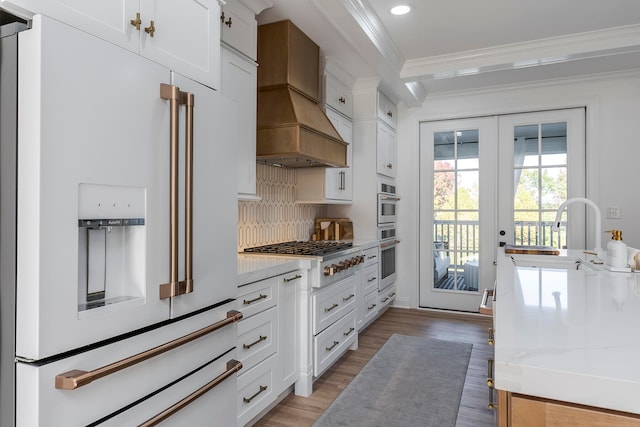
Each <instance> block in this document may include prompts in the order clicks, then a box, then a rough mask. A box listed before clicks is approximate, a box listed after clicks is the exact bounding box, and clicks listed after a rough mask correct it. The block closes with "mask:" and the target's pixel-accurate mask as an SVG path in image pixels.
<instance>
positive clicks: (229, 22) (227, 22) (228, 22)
mask: <svg viewBox="0 0 640 427" xmlns="http://www.w3.org/2000/svg"><path fill="white" fill-rule="evenodd" d="M224 25H226V26H227V27H229V28H231V17H229V19H227V20H226V22H225V23H224Z"/></svg>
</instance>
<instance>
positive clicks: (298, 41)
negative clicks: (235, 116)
mask: <svg viewBox="0 0 640 427" xmlns="http://www.w3.org/2000/svg"><path fill="white" fill-rule="evenodd" d="M319 62H320V49H319V47H318V45H316V44H315V43H314V42H313V41H312V40H311V39H310V38H309V37H307V36H306V35H305V34H304V33H303V32H302V31H300V29H298V27H296V26H295V25H294V24H293V23H292V22H291V21H289V20H286V21H280V22H275V23H272V24H265V25H260V26H258V64H259V66H258V111H257V134H256V157H257V160H258V161H263V162H266V163H271V164H276V165H279V166H286V167H294V168H297V167H345V166H346V165H347V143H346V142H344V141H343V140H342V138H341V137H340V135H339V134H338V132H337V131H336V129H335V127H334V126H333V124H331V121H330V120H329V118H328V117H327V116H326V114H325V113H324V111H323V110H322V108H321V106H320V104H319V103H318V99H319V97H318V94H319V88H318V86H319V85H318V82H319Z"/></svg>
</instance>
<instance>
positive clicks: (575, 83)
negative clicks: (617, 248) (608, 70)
mask: <svg viewBox="0 0 640 427" xmlns="http://www.w3.org/2000/svg"><path fill="white" fill-rule="evenodd" d="M570 107H586V108H587V129H586V131H587V197H588V198H590V199H592V200H593V201H594V202H595V203H596V204H598V206H599V207H600V209H601V210H602V214H603V224H602V229H603V230H608V229H611V228H615V229H621V230H622V232H623V239H624V241H625V243H627V245H629V246H632V247H637V248H640V196H639V193H640V190H639V188H640V132H639V130H638V128H639V127H640V70H639V71H635V72H626V73H617V74H609V75H606V76H593V77H590V78H579V79H563V80H560V81H555V82H550V83H549V82H547V83H538V84H530V85H527V86H510V87H501V88H494V89H490V90H483V91H476V92H472V93H457V94H448V95H440V96H432V97H430V96H428V97H427V99H426V101H425V103H424V104H423V106H422V108H418V109H413V110H406V109H404V110H401V111H400V114H399V117H400V118H401V120H400V122H399V124H398V163H399V164H400V165H401V168H400V172H399V174H398V178H397V183H398V187H399V189H400V192H401V195H402V196H403V199H402V206H401V209H399V219H398V223H399V225H398V232H399V238H400V240H401V242H402V243H401V245H400V246H399V249H398V280H397V284H398V300H397V305H402V306H408V307H417V305H418V259H419V256H418V254H419V244H418V236H419V229H418V218H419V212H418V207H419V203H418V194H419V189H418V184H419V181H420V180H419V168H418V159H419V155H418V153H419V152H418V139H419V135H418V126H419V123H420V122H421V121H427V120H443V119H451V118H467V117H477V116H485V115H493V114H507V113H521V112H529V111H541V110H548V109H556V108H570ZM613 206H615V207H619V208H620V209H621V213H622V218H621V219H606V208H607V207H613ZM602 241H603V245H604V244H606V242H607V241H608V238H607V236H606V235H604V236H603V237H602Z"/></svg>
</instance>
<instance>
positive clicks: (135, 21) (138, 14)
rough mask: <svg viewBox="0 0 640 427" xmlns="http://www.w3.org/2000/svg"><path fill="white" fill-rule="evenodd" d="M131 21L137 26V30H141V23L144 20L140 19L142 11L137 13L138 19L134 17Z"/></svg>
mask: <svg viewBox="0 0 640 427" xmlns="http://www.w3.org/2000/svg"><path fill="white" fill-rule="evenodd" d="M129 22H131V25H133V26H134V27H136V30H137V31H140V24H142V20H141V19H140V12H138V13H136V19H132V20H131V21H129Z"/></svg>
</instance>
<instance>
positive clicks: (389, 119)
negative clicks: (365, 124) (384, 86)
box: [378, 92, 398, 129]
mask: <svg viewBox="0 0 640 427" xmlns="http://www.w3.org/2000/svg"><path fill="white" fill-rule="evenodd" d="M378 118H379V119H380V120H382V121H383V122H385V123H386V124H387V125H389V126H390V127H391V129H396V125H397V123H398V108H397V107H396V104H394V103H393V102H392V101H391V100H390V99H389V98H387V96H386V95H385V94H384V93H382V92H378Z"/></svg>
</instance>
